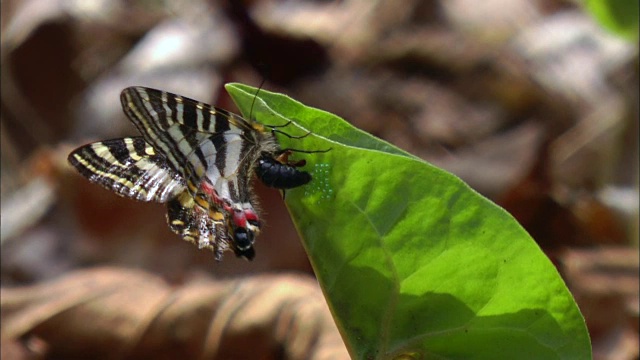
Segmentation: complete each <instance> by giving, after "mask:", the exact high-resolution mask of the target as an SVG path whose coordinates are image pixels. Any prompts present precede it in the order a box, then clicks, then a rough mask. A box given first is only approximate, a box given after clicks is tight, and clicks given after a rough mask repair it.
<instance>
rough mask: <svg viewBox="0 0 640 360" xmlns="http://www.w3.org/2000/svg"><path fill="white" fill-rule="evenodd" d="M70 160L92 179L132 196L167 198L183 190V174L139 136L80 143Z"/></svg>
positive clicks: (135, 197) (142, 199) (116, 191)
mask: <svg viewBox="0 0 640 360" xmlns="http://www.w3.org/2000/svg"><path fill="white" fill-rule="evenodd" d="M69 162H70V163H71V165H73V166H74V167H75V168H76V169H77V170H78V172H80V174H82V175H83V176H84V177H86V178H87V179H89V180H90V181H91V182H94V183H97V184H100V185H102V186H103V187H105V188H107V189H109V190H112V191H114V192H115V193H117V194H118V195H120V196H124V197H127V198H131V199H136V200H141V201H157V202H166V201H167V200H169V199H170V198H173V197H175V196H176V195H177V194H179V193H181V192H183V191H184V190H185V183H184V180H183V178H182V177H181V176H180V175H179V174H178V173H176V172H175V171H173V170H172V169H171V168H170V167H169V166H168V165H167V162H166V159H165V158H164V157H163V156H162V155H159V154H157V153H156V152H155V150H154V149H153V147H152V146H151V145H149V144H147V143H146V142H145V141H144V139H143V138H141V137H130V138H122V139H112V140H105V141H99V142H95V143H91V144H88V145H85V146H82V147H80V148H78V149H76V150H74V151H73V152H71V154H69Z"/></svg>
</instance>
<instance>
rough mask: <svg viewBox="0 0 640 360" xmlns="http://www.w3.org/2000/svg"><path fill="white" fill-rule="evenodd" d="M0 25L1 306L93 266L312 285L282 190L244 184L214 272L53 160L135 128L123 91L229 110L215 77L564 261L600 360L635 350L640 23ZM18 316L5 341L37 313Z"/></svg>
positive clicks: (24, 3)
mask: <svg viewBox="0 0 640 360" xmlns="http://www.w3.org/2000/svg"><path fill="white" fill-rule="evenodd" d="M632 2H633V3H635V4H632V5H631V6H630V8H631V9H632V10H631V11H633V13H631V12H630V14H631V15H630V16H631V18H633V17H634V16H635V17H636V20H635V24H636V26H637V8H638V3H637V2H636V1H632ZM591 3H595V2H591ZM634 6H635V8H634ZM633 9H635V11H634V10H633ZM634 14H635V15H634ZM627 15H628V14H627ZM1 21H2V54H1V61H2V63H1V64H2V66H1V69H0V70H1V71H2V76H1V79H0V84H1V85H2V88H1V90H2V91H1V99H2V102H1V106H2V107H1V119H2V122H1V126H2V131H1V133H0V134H1V137H2V138H1V140H2V142H1V146H2V148H1V149H2V153H1V155H2V156H1V161H2V163H1V197H2V203H1V205H2V208H1V211H2V224H1V225H2V227H1V246H2V255H1V260H2V263H1V268H0V270H1V272H0V276H1V279H2V288H3V296H4V295H5V294H7V291H6V289H8V288H11V289H28V288H26V286H39V285H40V284H43V283H47V281H50V280H53V279H58V278H60V276H62V275H68V274H73V273H74V272H75V271H78V270H79V269H88V268H93V267H95V266H111V267H114V268H126V269H131V268H135V269H138V270H142V271H145V272H148V273H150V274H153V276H157V277H158V278H160V279H162V281H164V282H165V283H166V284H168V286H180V285H181V284H185V283H188V282H189V281H191V280H190V279H193V278H194V276H195V275H194V274H199V275H198V276H204V277H206V278H207V279H211V281H227V280H229V281H230V280H237V279H238V276H243V278H244V276H248V277H255V276H264V274H265V273H269V274H279V275H282V274H289V275H287V276H289V277H295V278H301V279H305V281H307V280H308V281H310V282H313V279H312V278H311V276H312V271H311V267H310V265H309V263H308V260H307V258H306V255H305V252H304V249H303V248H302V246H301V244H300V242H299V240H298V238H297V234H296V232H295V229H294V228H293V225H292V223H291V221H290V219H289V216H288V214H287V212H286V208H285V207H284V203H283V201H282V198H281V195H280V194H279V193H278V192H277V191H274V190H272V189H267V188H265V187H264V186H262V185H261V184H259V183H257V182H256V191H257V193H258V195H259V198H260V204H261V208H262V209H263V212H262V214H263V215H262V217H263V218H264V219H265V221H266V225H265V226H264V232H263V233H262V235H261V236H260V237H259V239H258V241H257V243H256V252H257V256H256V259H255V260H254V261H253V262H246V261H244V260H239V259H236V258H235V257H234V256H233V254H232V253H227V254H226V256H225V257H224V260H223V261H222V262H219V263H218V262H215V261H214V259H213V254H212V253H210V252H208V251H198V250H197V248H196V247H194V246H193V245H191V244H189V243H187V242H185V241H182V240H180V239H179V238H178V237H177V236H175V235H174V234H173V233H171V231H170V230H169V229H168V227H167V225H166V222H165V207H164V205H162V204H152V203H138V202H135V201H132V200H127V199H122V198H119V197H117V196H116V195H114V194H112V193H110V192H108V191H106V190H103V189H102V188H101V187H99V186H97V185H92V184H90V183H89V182H88V181H86V180H85V179H83V178H81V177H80V176H79V175H77V174H76V173H75V172H74V171H73V170H72V169H71V168H70V166H69V165H67V162H66V157H67V155H68V153H69V152H70V151H71V150H73V149H74V148H75V147H78V146H80V145H83V144H85V143H88V142H92V141H97V140H103V139H108V138H114V137H123V136H132V135H137V133H136V130H135V129H134V127H133V126H132V125H131V123H129V121H127V119H126V118H125V116H124V114H123V112H122V110H121V106H120V101H119V93H120V91H121V90H122V89H124V88H125V87H127V86H132V85H143V86H149V87H154V88H159V89H163V90H167V91H170V92H174V93H177V94H181V95H184V96H188V97H191V98H195V99H198V100H201V101H203V102H207V103H210V104H213V105H216V106H219V107H223V108H226V109H229V110H231V111H236V108H235V106H234V105H233V103H232V102H231V101H230V99H229V97H228V95H227V94H226V93H225V92H224V89H223V85H224V84H225V83H227V82H242V83H246V84H250V85H253V86H259V85H260V84H261V83H262V82H263V81H264V84H263V88H265V89H268V90H271V91H277V92H282V93H286V94H288V95H290V96H291V97H293V98H295V99H297V100H300V101H302V102H303V103H305V104H308V105H311V106H315V107H319V108H322V109H324V110H327V111H329V112H332V113H335V114H337V115H339V116H341V117H343V118H344V119H346V120H347V121H349V122H351V123H352V124H354V125H355V126H357V127H359V128H361V129H364V130H366V131H368V132H370V133H372V134H374V135H376V136H378V137H381V138H383V139H385V140H388V141H390V142H391V143H393V144H395V145H397V146H399V147H401V148H403V149H405V150H407V151H409V152H411V153H413V154H416V155H418V156H419V157H421V158H423V159H424V160H426V161H428V162H430V163H432V164H434V165H437V166H439V167H442V168H444V169H446V170H448V171H450V172H452V173H454V174H456V175H458V176H459V177H461V178H462V179H463V180H464V181H466V182H467V183H469V184H470V185H471V186H472V187H473V188H475V189H476V190H478V191H479V192H480V193H482V194H483V195H485V196H487V197H489V198H490V199H492V200H493V201H495V202H497V203H498V204H500V205H501V206H503V207H505V208H506V209H507V210H508V211H509V212H510V213H512V214H513V215H514V216H515V217H516V218H517V219H518V220H519V221H520V223H521V224H522V225H523V226H524V227H525V228H526V229H527V230H528V231H529V232H530V234H531V235H532V236H533V237H534V239H535V240H536V241H537V242H538V244H540V246H541V247H542V249H543V250H544V251H545V252H546V253H547V255H548V256H549V257H550V258H551V259H552V261H553V262H554V263H555V264H556V265H557V267H558V269H559V271H560V272H561V274H562V276H563V277H564V279H565V281H566V282H567V284H568V286H569V288H570V289H571V291H572V292H573V294H574V296H575V298H576V300H577V302H578V305H579V306H580V308H581V310H582V312H583V314H584V315H585V317H586V320H587V324H588V326H589V329H590V333H591V336H592V341H593V345H594V354H595V356H596V358H597V359H638V354H639V352H638V314H639V312H640V311H639V307H640V305H639V298H638V262H639V260H638V258H639V254H638V221H639V220H638V171H639V169H638V163H639V158H638V137H639V136H638V131H639V129H638V103H639V100H638V81H639V79H638V44H637V28H635V30H634V29H632V31H631V32H628V33H627V34H626V36H621V34H620V33H614V32H611V31H610V29H605V28H604V27H602V25H601V24H600V23H599V22H597V21H596V20H595V19H594V18H593V16H592V14H591V13H589V12H588V11H585V8H584V7H583V6H582V5H581V4H580V3H577V2H575V1H569V0H565V1H563V0H537V1H530V0H490V1H471V0H404V1H402V2H398V1H392V0H344V1H327V0H324V1H323V0H315V1H312V0H308V1H292V0H291V1H284V0H253V1H250V0H247V1H233V0H226V1H225V0H208V1H207V0H190V1H181V2H171V1H161V0H155V1H154V0H115V1H114V0H13V1H12V0H6V1H2V14H1ZM622 35H624V34H622ZM291 274H294V275H291ZM288 291H291V292H294V291H295V289H289V290H288ZM43 296H44V295H43ZM314 296H320V295H319V293H318V294H316V295H314ZM42 301H44V302H46V296H44V297H43V300H42ZM12 304H13V303H12ZM30 306H32V304H31V303H29V304H26V303H23V304H21V306H20V307H19V309H20V311H23V312H29V309H30ZM7 309H9V305H8V302H4V300H3V322H4V321H5V319H7V318H8V315H7V314H8V313H9V310H7ZM11 309H12V311H17V310H15V309H13V308H11ZM64 309H67V308H64ZM56 311H57V312H56ZM56 311H53V310H50V312H49V313H48V314H50V316H42V317H41V318H40V321H43V320H42V318H53V317H54V315H56V316H57V315H58V314H59V312H60V308H58V309H57V310H56ZM11 324H12V325H13V324H14V323H11ZM29 324H30V325H29V326H25V327H23V328H22V330H21V331H16V332H15V333H14V334H17V335H20V336H22V337H24V336H25V334H27V333H31V332H32V331H33V330H34V329H37V328H38V326H40V325H41V324H42V322H37V321H32V322H31V323H29ZM3 325H4V326H3V328H5V327H6V325H7V324H6V323H4V324H3ZM3 331H4V330H3ZM17 335H16V336H17ZM8 337H10V336H9V335H7V334H6V333H5V334H4V335H3V354H4V351H5V349H7V348H8V346H6V347H5V345H4V344H7V343H8V342H5V340H6V338H8ZM43 339H44V340H43ZM12 340H15V339H12ZM55 341H56V340H54V339H53V338H46V336H43V335H41V336H40V340H38V341H36V342H35V345H34V342H33V341H32V342H30V343H29V344H30V345H29V346H26V350H25V349H24V348H22V349H21V348H20V346H23V345H24V343H22V345H20V344H17V345H16V344H13V345H15V346H16V347H17V350H16V351H17V352H16V353H12V354H13V355H11V357H13V358H20V357H19V356H22V355H24V354H23V353H22V352H20V351H23V352H25V351H26V354H27V355H28V356H35V357H36V358H51V356H52V355H51V351H50V350H51V349H55V348H56V345H55ZM13 345H12V346H13ZM129 346H134V347H135V346H137V345H129ZM18 353H19V354H21V355H16V354H18ZM212 354H213V355H212V358H213V357H215V358H225V357H224V356H223V355H221V353H215V351H214V352H212ZM76 355H77V354H76ZM289 357H293V356H288V357H287V356H285V357H284V358H289ZM26 358H29V357H26ZM168 358H170V357H168ZM265 358H268V357H265ZM274 358H278V357H277V356H276V357H274ZM303 358H304V357H303Z"/></svg>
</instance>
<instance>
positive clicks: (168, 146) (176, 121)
mask: <svg viewBox="0 0 640 360" xmlns="http://www.w3.org/2000/svg"><path fill="white" fill-rule="evenodd" d="M121 101H122V107H123V109H124V111H125V113H126V114H127V116H128V117H129V119H130V120H131V121H132V122H133V124H134V125H135V126H136V127H137V129H138V130H139V131H140V133H141V134H142V136H143V138H144V139H145V141H147V142H148V143H149V144H151V145H152V146H153V147H154V149H155V150H156V151H157V152H158V153H161V154H162V155H163V156H164V157H165V158H166V159H167V163H168V164H169V166H170V167H171V168H172V169H173V170H174V171H175V172H177V173H180V174H182V175H183V176H184V178H185V180H186V181H187V187H188V190H189V192H190V193H191V194H192V195H193V196H195V195H196V192H197V191H198V186H199V184H200V182H201V181H202V180H203V179H205V178H206V179H208V181H209V182H210V183H211V185H213V186H215V188H216V189H217V190H218V191H220V192H221V194H220V195H222V196H223V197H226V198H230V199H231V200H233V201H239V202H244V201H248V200H249V197H250V194H249V192H248V187H247V186H246V184H244V182H246V181H248V180H247V179H246V178H247V176H238V174H242V175H246V174H247V173H248V171H249V169H248V166H249V165H250V164H249V162H248V161H245V160H246V159H247V158H248V156H247V155H248V154H249V152H251V151H252V150H253V151H255V149H256V146H255V144H253V143H251V142H249V141H247V140H246V139H247V137H246V136H244V134H245V132H250V131H253V130H254V129H253V128H252V126H251V124H250V123H249V122H247V121H246V120H245V119H243V118H241V117H240V116H237V115H234V114H232V113H229V112H227V111H225V110H222V109H218V108H215V107H212V106H210V105H207V104H204V103H202V102H199V101H196V100H192V99H189V98H186V97H183V96H179V95H175V94H171V93H167V92H164V91H160V90H155V89H149V88H144V87H130V88H126V89H124V90H123V91H122V94H121ZM239 182H243V183H239Z"/></svg>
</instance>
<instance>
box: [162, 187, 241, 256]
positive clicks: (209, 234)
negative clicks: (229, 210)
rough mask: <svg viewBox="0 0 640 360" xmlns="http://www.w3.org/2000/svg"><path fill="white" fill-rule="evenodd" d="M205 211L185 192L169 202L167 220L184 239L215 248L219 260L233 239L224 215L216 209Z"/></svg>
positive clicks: (200, 246) (211, 248)
mask: <svg viewBox="0 0 640 360" xmlns="http://www.w3.org/2000/svg"><path fill="white" fill-rule="evenodd" d="M205 211H206V210H203V209H202V208H200V207H198V206H196V204H195V201H194V198H193V197H192V196H190V195H189V194H188V193H187V192H183V193H182V194H180V195H179V196H177V197H175V198H173V199H171V200H169V202H168V203H167V222H168V223H169V227H170V228H171V230H172V231H173V232H174V233H176V234H178V235H179V236H180V237H181V238H183V239H184V240H187V241H189V242H192V243H195V244H196V245H198V248H200V249H202V248H208V249H210V250H213V252H214V253H215V259H216V260H218V261H219V260H221V259H222V253H223V252H224V251H226V250H227V249H229V248H230V244H231V243H232V241H233V240H232V239H231V238H230V236H229V232H228V231H227V225H226V224H225V222H224V215H223V214H222V213H220V212H216V211H214V210H209V212H205Z"/></svg>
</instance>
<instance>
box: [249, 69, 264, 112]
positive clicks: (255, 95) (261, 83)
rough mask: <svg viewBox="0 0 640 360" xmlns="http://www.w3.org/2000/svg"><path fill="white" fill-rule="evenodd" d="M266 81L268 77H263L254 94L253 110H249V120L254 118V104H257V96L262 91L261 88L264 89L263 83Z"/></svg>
mask: <svg viewBox="0 0 640 360" xmlns="http://www.w3.org/2000/svg"><path fill="white" fill-rule="evenodd" d="M265 81H266V79H265V78H262V81H261V82H260V86H258V90H257V91H256V93H255V94H254V95H253V100H252V101H251V110H249V120H251V119H253V105H255V103H256V98H257V97H258V94H259V93H260V90H262V85H264V82H265Z"/></svg>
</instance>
